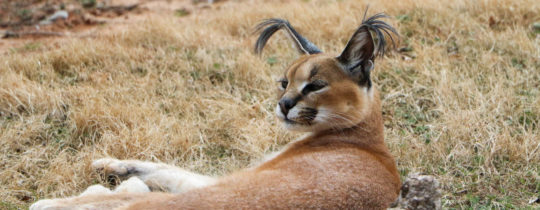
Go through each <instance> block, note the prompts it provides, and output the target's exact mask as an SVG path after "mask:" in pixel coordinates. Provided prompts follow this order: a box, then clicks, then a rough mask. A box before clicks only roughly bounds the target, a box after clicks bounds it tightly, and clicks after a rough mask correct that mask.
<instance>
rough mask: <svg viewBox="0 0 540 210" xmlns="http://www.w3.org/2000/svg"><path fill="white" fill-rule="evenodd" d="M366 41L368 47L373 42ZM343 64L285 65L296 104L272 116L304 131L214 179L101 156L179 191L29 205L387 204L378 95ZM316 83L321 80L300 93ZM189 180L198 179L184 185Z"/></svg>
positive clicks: (389, 188)
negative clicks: (274, 152)
mask: <svg viewBox="0 0 540 210" xmlns="http://www.w3.org/2000/svg"><path fill="white" fill-rule="evenodd" d="M359 34H360V35H361V36H360V37H361V38H370V39H371V36H370V35H367V34H361V33H359ZM356 38H358V37H356ZM353 39H355V36H353ZM372 42H373V41H372V40H368V41H361V42H358V43H360V46H353V49H356V48H358V49H361V48H362V49H364V48H365V46H363V45H365V44H366V43H369V44H373V43H372ZM354 44H357V43H354ZM368 47H370V48H369V49H373V45H369V46H368ZM364 53H365V52H364ZM369 53H373V50H370V52H369ZM357 54H358V53H357ZM359 55H361V53H360V54H359ZM353 56H354V55H353ZM351 59H356V58H355V57H351ZM369 59H373V57H369ZM370 62H371V60H370ZM363 64H371V65H372V64H373V63H368V62H364V63H363ZM343 66H344V65H343V64H342V63H340V61H338V59H336V57H334V56H330V55H326V54H314V55H304V56H302V57H301V58H299V59H298V60H297V61H295V62H294V63H293V64H292V65H291V66H290V67H289V68H288V69H287V71H286V72H285V74H284V77H283V79H282V81H286V83H282V88H281V89H280V92H279V94H278V96H279V99H280V103H281V101H283V99H290V98H296V99H297V102H295V104H294V106H290V107H289V108H290V110H289V108H285V107H286V106H283V105H282V104H280V105H278V106H277V107H276V110H277V114H278V118H279V119H280V120H281V121H282V122H283V123H284V124H285V125H286V127H287V128H289V129H291V130H300V131H307V132H309V133H310V134H309V135H307V136H306V137H304V138H302V139H299V140H297V141H294V142H291V143H290V144H289V145H287V146H286V147H285V149H284V150H283V151H281V152H280V153H278V154H277V155H275V156H274V157H273V158H270V159H269V160H267V161H265V162H263V163H261V164H260V165H258V166H255V167H252V168H249V169H245V170H243V171H239V172H236V173H233V174H231V175H229V176H225V177H222V178H218V179H217V180H216V179H214V178H211V177H206V176H202V175H198V174H194V173H191V172H187V171H184V170H182V169H177V168H174V167H173V166H168V165H164V164H156V163H149V162H141V161H120V160H114V159H103V160H98V161H96V162H95V164H94V167H96V168H100V169H104V171H106V172H109V173H113V174H117V175H122V176H129V175H131V176H136V177H138V178H140V179H141V180H142V181H143V182H144V183H146V184H147V185H148V186H149V187H150V188H154V189H155V188H160V189H165V190H166V191H168V192H175V193H177V194H166V193H155V192H151V193H132V192H128V193H112V194H104V195H88V196H79V197H74V198H68V199H59V200H47V201H43V202H41V201H40V202H41V203H40V202H38V203H36V204H34V205H33V206H32V209H63V208H81V206H84V208H89V209H111V208H118V209H132V210H135V209H293V208H294V209H385V208H388V207H389V206H390V204H391V203H392V202H393V201H395V200H396V198H397V196H398V193H399V189H400V186H401V185H400V179H399V174H398V172H397V168H396V164H395V161H394V158H393V157H392V155H391V154H390V153H389V151H388V148H387V147H386V145H385V143H384V136H383V122H382V114H381V104H380V103H381V102H380V99H379V93H378V91H377V89H376V88H375V87H372V86H371V84H369V86H367V83H366V84H364V85H359V83H358V81H360V80H359V79H358V78H355V77H354V76H351V75H357V74H353V73H351V72H348V71H347V70H346V69H344V67H343ZM366 66H368V65H366ZM361 67H362V68H363V67H364V66H361ZM367 68H370V66H368V67H367ZM367 70H368V71H369V70H370V69H367ZM367 76H369V74H368V75H367ZM316 81H324V84H325V85H324V86H321V87H319V88H316V89H314V90H312V91H311V92H305V91H304V89H305V88H306V86H307V85H308V84H313V83H314V82H316ZM283 109H287V110H288V111H284V110H283ZM305 110H316V111H305ZM191 182H197V184H196V185H189V184H190V183H191ZM199 182H200V183H199ZM182 186H184V187H185V186H189V187H188V188H181V187H182ZM55 202H56V203H55Z"/></svg>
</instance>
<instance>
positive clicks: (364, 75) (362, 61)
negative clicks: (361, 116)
mask: <svg viewBox="0 0 540 210" xmlns="http://www.w3.org/2000/svg"><path fill="white" fill-rule="evenodd" d="M384 17H387V16H386V15H384V14H382V13H379V14H376V15H374V16H372V17H370V18H368V19H367V20H364V21H362V25H360V27H358V29H357V30H356V31H355V32H354V34H353V35H352V37H351V38H350V39H349V41H348V42H347V45H346V46H345V49H344V50H343V52H342V53H341V54H340V55H339V56H338V57H337V58H336V59H337V60H338V61H339V63H341V64H342V66H343V68H344V70H345V71H347V73H349V75H350V76H351V77H353V79H354V80H356V81H358V84H359V85H363V86H364V85H365V86H367V87H368V88H369V87H371V79H370V72H371V70H372V69H373V68H374V65H375V58H376V57H377V56H382V55H384V50H385V49H384V48H385V46H386V40H385V36H384V34H383V33H386V34H387V35H388V36H389V37H390V39H391V40H392V42H393V43H394V38H393V37H392V35H391V32H392V33H394V34H396V35H397V31H396V30H395V29H394V28H392V26H390V25H388V24H387V23H385V22H384V21H381V20H378V19H379V18H384ZM373 35H375V38H374V36H373Z"/></svg>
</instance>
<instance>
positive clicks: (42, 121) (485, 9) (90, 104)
mask: <svg viewBox="0 0 540 210" xmlns="http://www.w3.org/2000/svg"><path fill="white" fill-rule="evenodd" d="M449 2H451V3H444V2H439V1H435V0H423V1H412V0H402V1H395V2H394V1H371V2H370V14H373V13H375V12H380V11H384V12H386V13H388V14H389V15H391V16H392V17H395V18H394V19H393V20H390V22H391V23H392V25H394V26H396V27H397V28H398V29H399V31H400V33H401V34H402V42H401V44H400V46H401V47H407V49H406V50H405V51H409V52H404V53H397V52H394V53H392V54H390V55H388V56H387V58H385V59H383V60H379V62H378V63H377V67H376V69H375V70H376V71H375V72H374V75H373V76H374V80H375V83H376V84H377V85H378V87H379V89H381V90H382V97H383V98H384V101H383V111H384V113H383V114H384V117H385V127H386V130H385V132H386V141H387V143H388V145H389V146H390V148H391V150H392V152H393V154H394V155H395V156H396V158H397V162H398V164H399V169H400V171H401V172H402V175H403V176H406V174H407V173H409V172H422V173H425V174H433V175H435V176H436V177H438V179H439V180H440V181H441V182H442V184H443V191H444V200H443V205H444V206H445V207H447V208H465V207H473V208H480V207H486V208H514V207H515V208H518V207H519V208H524V207H529V208H538V207H539V205H538V204H535V205H533V206H529V205H528V204H527V201H528V199H530V198H533V197H538V196H539V194H540V164H539V163H540V151H539V150H540V149H539V147H540V128H539V127H540V122H539V121H540V71H539V69H540V38H539V37H540V35H539V34H538V33H537V32H535V31H533V29H531V25H532V23H533V22H535V21H539V20H540V13H538V11H540V2H538V1H534V0H523V1H510V0H501V1H466V0H459V1H449ZM364 8H365V3H361V2H357V1H352V0H348V1H346V0H344V1H337V2H334V1H326V0H320V1H315V0H314V1H298V2H290V1H280V3H269V2H267V1H264V2H263V1H257V2H252V1H230V2H226V3H224V4H223V5H221V7H220V9H215V10H205V11H202V12H199V13H195V14H192V15H190V16H188V17H182V18H180V17H176V16H174V14H172V13H171V14H163V15H160V16H151V17H149V18H148V20H146V21H144V22H142V23H140V24H136V25H132V26H131V27H130V28H129V29H126V30H123V29H122V30H117V31H116V32H113V33H111V34H107V35H103V36H99V37H97V38H88V39H72V40H64V41H61V42H59V43H57V44H48V43H46V42H40V41H37V44H36V42H33V43H29V44H31V46H30V47H24V48H19V49H16V50H12V51H11V52H9V53H6V54H5V55H3V56H2V58H1V60H0V126H1V129H0V154H1V156H0V198H2V201H1V203H0V208H24V207H25V206H27V205H29V203H31V202H33V201H34V200H35V199H40V198H50V197H62V196H70V195H73V194H76V193H78V192H81V191H82V190H84V189H85V188H86V187H87V186H89V185H90V184H93V183H105V182H106V181H105V180H103V179H101V178H100V177H98V176H97V174H96V173H94V172H92V171H91V170H90V168H89V163H90V162H91V161H92V160H93V159H96V158H100V157H105V156H111V157H116V158H120V159H125V158H132V159H141V160H152V161H163V162H167V163H172V164H175V165H178V166H181V167H185V168H187V169H190V170H195V171H198V172H203V173H209V174H225V173H227V172H230V171H233V170H236V169H239V168H242V167H245V166H246V165H248V164H249V162H250V161H252V160H254V159H258V158H260V157H262V156H263V154H264V153H265V152H269V151H273V150H276V149H277V148H279V146H281V145H284V144H285V143H287V142H288V141H289V140H291V139H292V138H294V137H295V136H296V135H297V134H291V133H288V132H286V131H285V130H284V129H283V128H281V126H280V124H279V123H278V122H277V121H276V120H275V118H274V115H273V107H274V104H275V96H274V90H275V89H276V87H275V86H276V83H275V80H276V79H277V77H278V75H280V74H281V72H282V71H283V70H284V68H285V67H286V66H287V64H288V63H290V62H291V61H292V60H293V59H294V58H295V57H296V53H295V50H294V49H292V48H290V44H289V42H288V40H286V38H285V36H283V34H280V35H278V36H276V37H274V38H273V39H272V40H271V42H270V44H269V47H268V48H267V51H266V52H265V55H264V56H262V57H257V56H255V55H253V54H252V53H251V49H252V46H253V43H254V38H255V37H253V36H250V32H251V30H252V27H253V26H254V25H255V24H256V23H257V22H258V21H259V20H261V19H263V18H268V17H283V18H287V19H289V20H291V22H292V23H293V25H294V26H296V27H297V28H298V29H299V30H300V31H301V32H303V34H304V35H305V36H307V37H309V38H310V39H311V40H312V41H313V42H314V43H317V44H318V45H319V46H320V47H321V48H322V49H323V50H324V51H326V52H332V53H339V52H340V51H341V49H342V47H343V46H344V44H345V42H346V41H347V39H348V38H349V36H350V35H351V33H352V31H353V30H354V29H355V27H356V26H358V25H359V23H360V21H361V19H362V13H363V11H364ZM403 56H407V57H408V58H412V59H410V60H409V59H407V60H404V59H403Z"/></svg>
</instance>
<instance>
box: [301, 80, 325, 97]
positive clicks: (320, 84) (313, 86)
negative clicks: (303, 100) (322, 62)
mask: <svg viewBox="0 0 540 210" xmlns="http://www.w3.org/2000/svg"><path fill="white" fill-rule="evenodd" d="M326 85H328V84H327V83H326V82H324V81H322V80H316V81H314V82H312V83H309V84H307V85H306V86H305V87H304V89H302V94H303V95H307V94H308V93H310V92H314V91H317V90H320V89H323V88H324V87H326Z"/></svg>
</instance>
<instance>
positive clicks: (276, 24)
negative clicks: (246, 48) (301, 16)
mask: <svg viewBox="0 0 540 210" xmlns="http://www.w3.org/2000/svg"><path fill="white" fill-rule="evenodd" d="M282 28H283V29H285V31H287V34H288V35H289V37H290V38H291V39H292V40H293V41H294V44H295V46H296V48H297V49H298V51H300V53H302V54H317V53H321V50H319V48H317V46H315V45H314V44H313V43H311V42H310V41H309V40H307V39H306V38H304V37H302V36H301V35H300V34H299V33H298V32H297V31H296V30H295V29H294V28H293V27H292V26H291V24H290V23H289V22H288V21H286V20H283V19H277V18H272V19H267V20H264V21H263V22H262V23H260V24H259V25H257V27H255V32H259V31H262V32H261V35H260V36H259V38H258V39H257V43H255V53H257V54H260V53H261V52H262V50H263V48H264V46H265V45H266V42H267V41H268V39H270V37H271V36H272V35H273V34H274V33H276V31H278V30H279V29H282Z"/></svg>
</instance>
